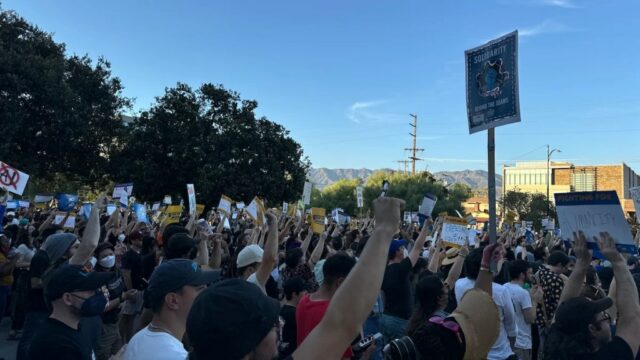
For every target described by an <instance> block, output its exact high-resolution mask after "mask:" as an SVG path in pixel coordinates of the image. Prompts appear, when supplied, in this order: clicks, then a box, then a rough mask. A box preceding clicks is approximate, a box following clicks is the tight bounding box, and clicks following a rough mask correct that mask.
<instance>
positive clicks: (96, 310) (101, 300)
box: [74, 291, 108, 317]
mask: <svg viewBox="0 0 640 360" xmlns="http://www.w3.org/2000/svg"><path fill="white" fill-rule="evenodd" d="M74 296H75V297H77V298H79V299H84V298H81V297H79V296H77V295H74ZM107 302H108V300H107V297H106V296H104V294H103V293H102V292H101V291H97V292H96V294H95V295H93V296H91V297H89V298H87V299H85V300H84V302H83V303H82V306H81V307H80V316H81V317H92V316H99V315H102V313H103V312H104V309H105V308H106V307H107Z"/></svg>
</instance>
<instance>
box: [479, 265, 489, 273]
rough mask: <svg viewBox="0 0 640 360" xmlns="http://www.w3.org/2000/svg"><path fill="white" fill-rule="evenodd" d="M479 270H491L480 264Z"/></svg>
mask: <svg viewBox="0 0 640 360" xmlns="http://www.w3.org/2000/svg"><path fill="white" fill-rule="evenodd" d="M480 271H486V272H491V269H489V268H486V267H484V266H481V267H480Z"/></svg>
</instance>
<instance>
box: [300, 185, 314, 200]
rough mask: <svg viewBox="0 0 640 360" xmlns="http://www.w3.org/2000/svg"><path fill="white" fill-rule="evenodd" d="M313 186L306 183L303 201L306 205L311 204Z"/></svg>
mask: <svg viewBox="0 0 640 360" xmlns="http://www.w3.org/2000/svg"><path fill="white" fill-rule="evenodd" d="M312 187H313V186H312V185H311V183H310V182H308V181H307V182H305V183H304V190H303V191H302V200H304V204H305V205H309V204H311V188H312Z"/></svg>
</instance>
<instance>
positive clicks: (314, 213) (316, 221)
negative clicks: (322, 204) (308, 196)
mask: <svg viewBox="0 0 640 360" xmlns="http://www.w3.org/2000/svg"><path fill="white" fill-rule="evenodd" d="M326 215H327V211H326V210H325V209H323V208H311V214H310V216H311V231H313V233H314V234H322V233H323V232H324V221H325V219H326Z"/></svg>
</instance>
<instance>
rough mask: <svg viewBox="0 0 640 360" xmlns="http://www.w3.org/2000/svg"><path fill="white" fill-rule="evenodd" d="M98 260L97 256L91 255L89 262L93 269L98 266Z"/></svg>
mask: <svg viewBox="0 0 640 360" xmlns="http://www.w3.org/2000/svg"><path fill="white" fill-rule="evenodd" d="M97 262H98V259H96V258H95V257H93V256H92V257H91V259H89V263H90V264H91V268H92V269H93V268H94V267H96V263H97Z"/></svg>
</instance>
